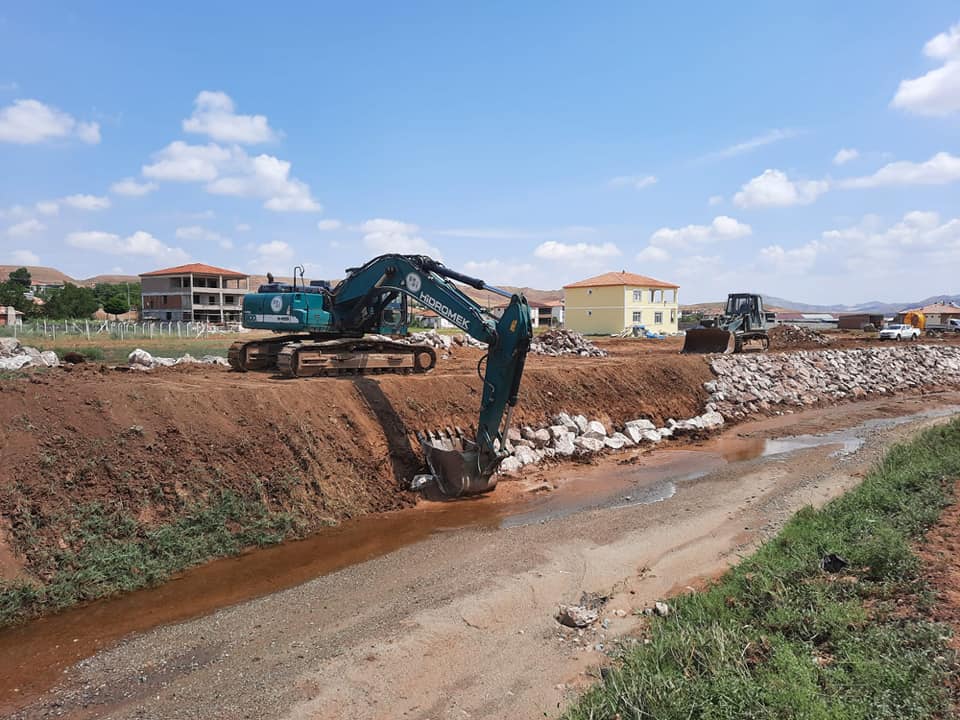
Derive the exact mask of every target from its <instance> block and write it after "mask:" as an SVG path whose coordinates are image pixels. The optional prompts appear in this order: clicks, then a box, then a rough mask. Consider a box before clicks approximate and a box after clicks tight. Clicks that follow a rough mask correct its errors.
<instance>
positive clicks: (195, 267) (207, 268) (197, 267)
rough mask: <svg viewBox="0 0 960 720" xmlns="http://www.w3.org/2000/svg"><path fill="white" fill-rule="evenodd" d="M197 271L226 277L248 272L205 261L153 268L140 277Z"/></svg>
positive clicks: (245, 275) (199, 273) (197, 272)
mask: <svg viewBox="0 0 960 720" xmlns="http://www.w3.org/2000/svg"><path fill="white" fill-rule="evenodd" d="M188 273H195V274H197V275H223V276H224V277H233V278H245V277H248V275H247V274H246V273H242V272H237V271H236V270H226V269H225V268H218V267H214V266H213V265H204V264H203V263H189V264H188V265H177V266H176V267H172V268H167V269H166V270H153V271H151V272H145V273H140V277H151V276H154V275H186V274H188Z"/></svg>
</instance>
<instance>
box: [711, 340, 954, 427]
mask: <svg viewBox="0 0 960 720" xmlns="http://www.w3.org/2000/svg"><path fill="white" fill-rule="evenodd" d="M710 366H711V368H712V369H713V372H714V373H715V374H716V376H717V377H716V379H715V380H712V381H710V382H708V383H707V384H706V385H705V388H706V390H707V391H708V392H709V393H710V401H711V403H712V405H708V408H715V409H717V410H718V411H719V412H720V413H722V414H723V415H724V416H725V417H727V418H741V417H745V416H746V415H748V414H750V413H754V412H759V411H769V410H772V409H774V408H776V407H781V406H788V407H789V406H810V405H817V404H819V403H823V402H831V401H838V400H844V399H847V398H852V399H857V398H862V397H866V396H868V395H875V394H883V393H892V392H896V391H898V390H910V389H914V388H930V387H937V386H956V385H960V348H958V347H954V346H930V345H919V346H918V345H912V346H909V347H899V348H863V349H855V350H819V351H801V352H796V353H769V354H758V355H748V354H744V355H725V356H722V357H718V358H715V359H714V360H713V361H712V362H711V365H710Z"/></svg>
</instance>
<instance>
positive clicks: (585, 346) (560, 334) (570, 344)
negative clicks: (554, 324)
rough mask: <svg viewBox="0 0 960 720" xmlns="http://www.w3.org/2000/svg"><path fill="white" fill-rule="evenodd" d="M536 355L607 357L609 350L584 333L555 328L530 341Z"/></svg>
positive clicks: (531, 350)
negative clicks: (588, 338) (596, 343)
mask: <svg viewBox="0 0 960 720" xmlns="http://www.w3.org/2000/svg"><path fill="white" fill-rule="evenodd" d="M530 352H532V353H533V354H534V355H551V356H554V357H556V356H558V355H579V356H580V357H606V356H607V351H606V350H602V349H601V348H598V347H597V346H596V345H594V344H593V343H592V342H590V341H589V340H587V339H586V338H585V337H584V336H583V335H581V334H580V333H578V332H574V331H573V330H565V329H563V328H554V329H553V330H547V331H546V332H545V333H542V334H540V335H537V336H535V337H534V338H533V341H532V342H531V343H530Z"/></svg>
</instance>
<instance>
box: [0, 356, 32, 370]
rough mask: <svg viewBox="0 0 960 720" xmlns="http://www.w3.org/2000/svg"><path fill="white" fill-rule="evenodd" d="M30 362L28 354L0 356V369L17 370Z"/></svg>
mask: <svg viewBox="0 0 960 720" xmlns="http://www.w3.org/2000/svg"><path fill="white" fill-rule="evenodd" d="M29 364H30V356H29V355H14V356H13V357H0V370H19V369H20V368H23V367H26V366H27V365H29Z"/></svg>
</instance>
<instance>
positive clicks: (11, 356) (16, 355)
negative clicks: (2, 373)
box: [0, 337, 60, 370]
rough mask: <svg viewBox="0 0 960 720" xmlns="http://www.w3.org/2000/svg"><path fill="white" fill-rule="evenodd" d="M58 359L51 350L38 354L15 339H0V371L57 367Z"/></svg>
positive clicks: (35, 350) (38, 352)
mask: <svg viewBox="0 0 960 720" xmlns="http://www.w3.org/2000/svg"><path fill="white" fill-rule="evenodd" d="M59 364H60V358H58V357H57V354H56V353H55V352H54V351H53V350H46V351H44V352H40V351H39V350H37V349H36V348H33V347H29V346H26V345H21V344H20V341H19V340H17V338H7V337H5V338H0V370H22V369H24V368H31V367H57V366H58V365H59Z"/></svg>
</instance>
